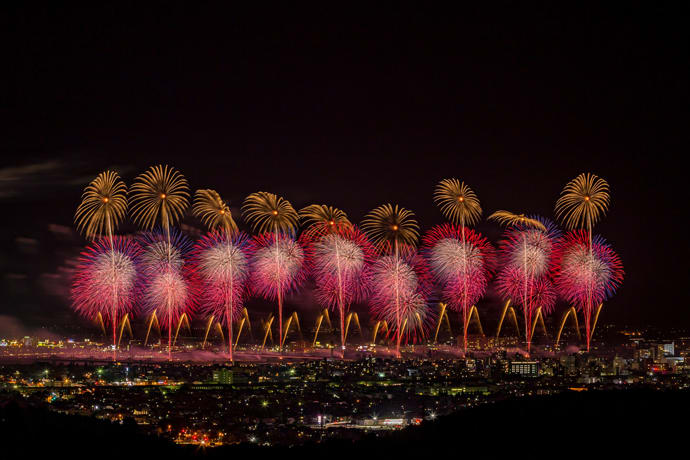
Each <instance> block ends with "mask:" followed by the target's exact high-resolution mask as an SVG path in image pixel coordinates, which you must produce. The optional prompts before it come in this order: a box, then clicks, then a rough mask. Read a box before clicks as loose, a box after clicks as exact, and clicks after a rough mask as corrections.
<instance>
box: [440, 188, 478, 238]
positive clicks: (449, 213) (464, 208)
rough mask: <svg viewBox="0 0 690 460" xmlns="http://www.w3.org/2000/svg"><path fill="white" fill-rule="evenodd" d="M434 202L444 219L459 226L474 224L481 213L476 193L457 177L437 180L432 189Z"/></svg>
mask: <svg viewBox="0 0 690 460" xmlns="http://www.w3.org/2000/svg"><path fill="white" fill-rule="evenodd" d="M434 202H436V204H437V205H438V206H439V208H440V209H441V212H442V213H443V215H444V216H445V217H446V219H448V220H450V221H451V222H452V223H454V224H459V225H460V226H461V227H465V226H466V225H474V224H475V223H477V222H478V221H479V218H480V217H481V215H482V207H481V206H480V205H479V199H478V198H477V195H476V194H475V193H474V192H473V191H472V189H471V188H469V187H468V186H467V185H465V183H464V182H460V181H459V180H458V179H443V180H442V181H441V182H439V183H438V185H436V190H435V191H434Z"/></svg>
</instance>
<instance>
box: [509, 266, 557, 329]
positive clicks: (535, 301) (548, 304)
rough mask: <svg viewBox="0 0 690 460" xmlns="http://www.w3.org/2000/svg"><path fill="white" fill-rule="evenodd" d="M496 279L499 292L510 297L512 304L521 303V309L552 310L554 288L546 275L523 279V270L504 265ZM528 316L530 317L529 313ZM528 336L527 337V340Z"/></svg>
mask: <svg viewBox="0 0 690 460" xmlns="http://www.w3.org/2000/svg"><path fill="white" fill-rule="evenodd" d="M496 280H497V284H498V291H499V293H500V294H501V295H502V296H503V297H504V298H506V299H511V301H512V302H513V303H514V304H517V305H521V306H522V307H523V309H525V308H527V309H529V310H536V309H537V308H541V309H542V311H543V312H544V313H550V312H551V311H552V310H553V307H554V305H555V303H556V290H555V288H554V286H553V283H552V282H551V280H550V279H549V278H548V277H540V278H528V279H527V280H525V276H524V271H523V270H520V269H519V268H516V267H505V268H504V269H503V270H501V272H500V273H499V275H498V277H497V279H496ZM525 290H526V292H527V294H526V295H525ZM525 301H526V302H527V305H526V306H525V305H524V303H525ZM528 317H529V318H531V316H530V315H528ZM528 323H529V320H528ZM530 338H531V337H528V340H529V339H530Z"/></svg>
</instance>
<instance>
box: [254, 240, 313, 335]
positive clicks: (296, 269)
mask: <svg viewBox="0 0 690 460" xmlns="http://www.w3.org/2000/svg"><path fill="white" fill-rule="evenodd" d="M254 248H255V249H254V252H253V255H252V258H251V264H252V274H251V277H250V282H251V289H252V293H253V294H256V295H258V296H261V297H263V298H265V299H267V300H276V299H277V300H278V307H279V315H282V308H283V298H284V296H285V295H287V294H289V293H290V292H292V291H294V290H296V289H297V288H298V287H299V286H300V285H301V284H302V283H303V282H304V281H305V279H306V277H307V273H308V268H307V263H306V262H307V260H306V256H305V251H304V249H303V248H302V246H301V244H300V243H299V242H298V241H295V239H294V238H293V237H292V236H291V235H287V234H284V233H278V234H276V233H264V234H262V235H259V236H256V237H254ZM278 327H279V332H280V337H279V342H278V343H282V342H283V336H282V334H283V330H282V325H280V324H279V326H278Z"/></svg>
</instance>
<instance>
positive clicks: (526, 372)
mask: <svg viewBox="0 0 690 460" xmlns="http://www.w3.org/2000/svg"><path fill="white" fill-rule="evenodd" d="M510 373H511V374H520V375H521V376H523V377H538V376H539V362H538V361H513V362H511V363H510Z"/></svg>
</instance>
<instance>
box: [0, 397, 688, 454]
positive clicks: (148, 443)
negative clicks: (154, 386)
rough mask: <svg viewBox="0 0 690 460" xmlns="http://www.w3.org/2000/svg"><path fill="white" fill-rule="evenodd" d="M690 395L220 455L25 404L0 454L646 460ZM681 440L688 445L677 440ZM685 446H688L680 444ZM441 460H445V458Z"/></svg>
mask: <svg viewBox="0 0 690 460" xmlns="http://www.w3.org/2000/svg"><path fill="white" fill-rule="evenodd" d="M689 412H690V391H654V390H628V391H589V392H581V393H577V392H567V393H563V394H559V395H555V396H544V397H530V398H522V399H516V400H510V401H502V402H497V403H494V404H487V405H483V406H480V407H477V408H473V409H468V410H464V411H460V412H457V413H455V414H451V415H448V416H444V417H439V418H438V419H437V420H434V421H427V422H424V423H423V424H422V425H421V426H416V427H409V428H407V429H404V430H401V431H396V432H389V433H386V434H383V435H381V434H379V435H374V434H372V435H368V436H366V437H365V438H364V439H361V440H359V441H356V442H351V441H347V440H337V441H333V440H329V441H326V442H323V443H320V444H311V445H304V446H301V447H295V448H263V447H257V446H250V445H237V446H224V447H219V448H213V449H199V448H198V447H183V446H177V445H175V444H173V443H172V442H170V441H167V440H163V439H158V438H155V437H150V436H146V435H144V434H142V433H141V432H140V431H139V429H138V427H137V425H136V424H135V423H134V422H133V421H131V422H128V421H127V420H125V422H124V423H123V424H112V423H111V422H107V421H104V420H99V419H96V418H91V417H81V416H71V415H61V414H57V413H53V412H50V411H48V410H46V409H44V408H41V407H32V406H28V405H26V404H24V403H23V402H22V401H21V400H16V399H8V398H7V397H3V399H0V440H1V441H2V444H1V447H0V452H2V454H3V455H2V457H3V458H12V457H10V455H11V454H19V455H27V454H35V453H47V454H50V455H51V456H52V455H57V454H62V455H66V457H65V458H84V457H86V456H89V457H92V458H110V457H119V458H149V456H151V457H150V458H153V456H156V457H157V458H180V457H191V456H202V457H211V458H220V457H225V458H230V457H233V456H237V455H243V456H247V455H251V456H254V455H259V456H263V455H266V454H271V455H274V454H275V455H282V454H284V453H286V451H288V450H289V451H290V454H294V455H297V456H298V458H317V457H318V458H333V457H343V456H347V457H354V456H362V455H364V456H368V455H372V454H380V453H386V455H401V456H402V457H401V458H405V457H406V454H411V453H415V454H417V455H418V454H422V453H424V454H426V455H434V456H440V455H441V452H442V451H444V450H446V449H451V450H454V451H455V452H456V453H458V454H459V453H462V454H463V456H467V455H469V454H473V455H477V456H485V457H487V458H491V457H495V456H496V455H511V456H513V455H518V456H519V457H522V456H524V455H527V456H529V457H535V458H554V457H571V456H577V457H589V456H590V455H591V454H592V453H593V452H596V454H597V456H600V455H611V454H614V455H617V456H619V455H631V454H636V455H639V454H640V453H641V452H642V451H647V450H650V451H653V450H654V449H655V446H656V448H659V447H660V446H659V442H662V444H664V445H667V443H669V442H670V443H671V444H675V443H676V442H678V441H679V440H681V439H683V438H682V435H683V433H686V434H687V429H688V423H687V417H688V413H689ZM678 436H681V437H678ZM682 443H684V442H682ZM439 458H440V457H439Z"/></svg>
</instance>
